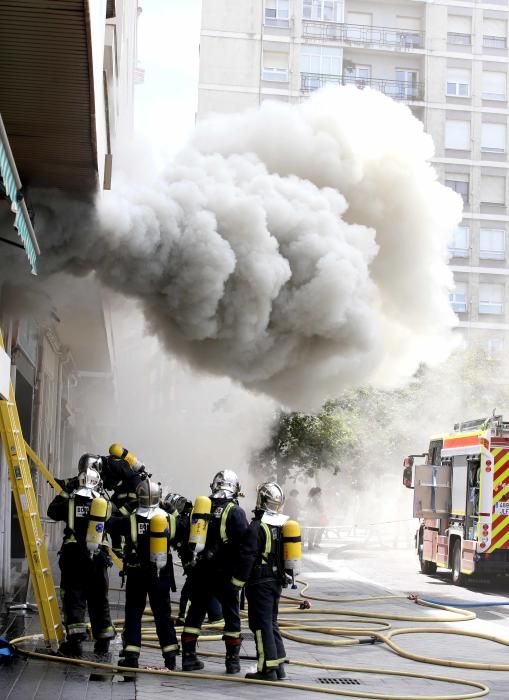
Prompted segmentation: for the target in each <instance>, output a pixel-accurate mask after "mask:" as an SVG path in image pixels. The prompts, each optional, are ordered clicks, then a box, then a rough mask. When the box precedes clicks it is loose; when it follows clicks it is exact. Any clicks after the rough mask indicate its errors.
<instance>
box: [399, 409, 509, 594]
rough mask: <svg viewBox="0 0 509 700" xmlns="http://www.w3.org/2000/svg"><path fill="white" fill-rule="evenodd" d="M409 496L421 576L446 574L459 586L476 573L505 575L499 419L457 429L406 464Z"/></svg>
mask: <svg viewBox="0 0 509 700" xmlns="http://www.w3.org/2000/svg"><path fill="white" fill-rule="evenodd" d="M403 484H404V486H406V487H407V488H412V489H414V517H415V518H419V519H420V523H419V530H418V532H417V534H416V547H417V554H418V556H419V560H420V563H421V571H422V572H423V573H425V574H433V573H435V571H436V569H437V567H438V566H440V567H443V568H446V569H451V578H452V580H453V582H454V583H456V584H458V585H461V584H462V583H464V582H465V580H466V578H465V577H467V576H471V575H472V574H473V573H474V572H480V573H482V574H483V575H488V576H489V575H495V574H499V573H509V422H504V420H503V418H502V416H493V417H492V418H483V419H480V420H474V421H467V422H465V423H457V424H456V425H455V426H454V432H452V433H451V434H449V435H442V436H436V437H433V438H431V441H430V444H429V448H428V451H427V452H426V453H424V454H420V455H409V456H408V457H407V458H406V459H405V461H404V470H403Z"/></svg>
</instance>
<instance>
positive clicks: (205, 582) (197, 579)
mask: <svg viewBox="0 0 509 700" xmlns="http://www.w3.org/2000/svg"><path fill="white" fill-rule="evenodd" d="M230 578H231V575H229V574H227V573H226V572H224V571H221V570H217V569H214V568H212V567H201V566H199V565H197V566H196V568H195V569H194V571H193V572H192V578H191V605H190V606H189V609H188V611H187V615H186V621H185V624H184V631H183V632H184V635H199V634H200V631H201V626H202V624H203V620H204V619H205V615H206V614H207V610H208V609H209V607H210V605H211V601H212V599H213V598H217V600H218V601H219V604H220V605H221V608H222V610H223V617H224V631H223V638H224V640H225V642H227V643H228V642H230V641H231V642H233V643H238V642H239V641H240V603H239V593H238V590H237V589H236V588H235V587H234V586H232V584H231V583H230Z"/></svg>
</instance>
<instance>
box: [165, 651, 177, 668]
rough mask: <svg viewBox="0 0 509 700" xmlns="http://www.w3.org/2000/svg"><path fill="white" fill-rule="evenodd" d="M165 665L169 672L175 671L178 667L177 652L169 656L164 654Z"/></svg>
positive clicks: (170, 653)
mask: <svg viewBox="0 0 509 700" xmlns="http://www.w3.org/2000/svg"><path fill="white" fill-rule="evenodd" d="M163 658H164V665H165V666H166V668H167V669H168V671H174V670H175V668H176V667H177V652H175V651H171V652H169V653H168V654H163Z"/></svg>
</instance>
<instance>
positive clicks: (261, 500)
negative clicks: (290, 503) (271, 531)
mask: <svg viewBox="0 0 509 700" xmlns="http://www.w3.org/2000/svg"><path fill="white" fill-rule="evenodd" d="M257 491H258V493H257V496H256V509H257V510H265V511H269V512H272V513H279V511H280V510H281V508H282V507H283V505H284V502H285V494H284V493H283V489H282V488H281V486H280V485H279V484H276V482H275V481H266V482H265V483H264V484H260V485H259V486H258V489H257Z"/></svg>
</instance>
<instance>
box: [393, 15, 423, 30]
mask: <svg viewBox="0 0 509 700" xmlns="http://www.w3.org/2000/svg"><path fill="white" fill-rule="evenodd" d="M396 26H397V28H398V29H410V30H411V31H413V32H418V31H420V29H421V20H420V19H419V18H418V17H396Z"/></svg>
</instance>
